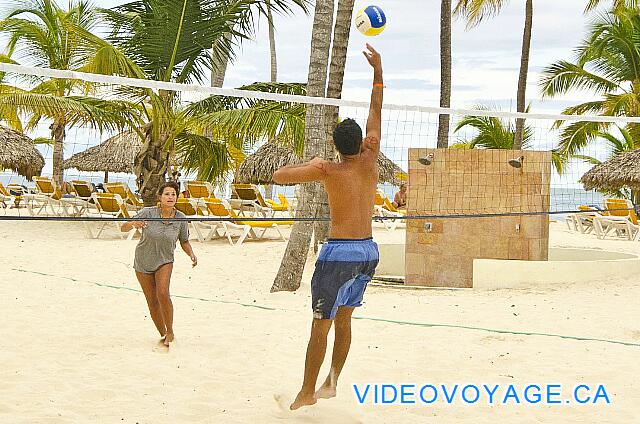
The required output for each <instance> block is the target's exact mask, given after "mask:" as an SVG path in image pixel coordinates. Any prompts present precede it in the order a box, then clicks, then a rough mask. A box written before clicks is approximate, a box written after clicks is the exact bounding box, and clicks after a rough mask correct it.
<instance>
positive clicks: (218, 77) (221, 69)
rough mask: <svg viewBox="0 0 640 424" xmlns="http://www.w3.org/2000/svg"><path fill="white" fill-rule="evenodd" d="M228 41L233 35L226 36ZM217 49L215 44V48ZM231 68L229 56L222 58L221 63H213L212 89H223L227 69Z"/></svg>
mask: <svg viewBox="0 0 640 424" xmlns="http://www.w3.org/2000/svg"><path fill="white" fill-rule="evenodd" d="M225 37H226V38H227V40H228V39H230V38H231V35H230V34H228V35H225ZM213 47H215V44H214V46H213ZM228 66H229V56H225V57H222V58H220V63H217V62H216V63H213V64H212V66H211V87H217V88H222V85H223V84H224V77H225V75H226V73H227V67H228Z"/></svg>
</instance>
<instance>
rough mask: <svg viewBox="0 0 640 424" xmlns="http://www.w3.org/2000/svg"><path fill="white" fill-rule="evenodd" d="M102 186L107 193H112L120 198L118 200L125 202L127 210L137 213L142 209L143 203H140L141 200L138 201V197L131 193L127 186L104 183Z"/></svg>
mask: <svg viewBox="0 0 640 424" xmlns="http://www.w3.org/2000/svg"><path fill="white" fill-rule="evenodd" d="M103 185H104V189H105V190H106V192H107V193H113V194H117V195H118V196H120V198H121V199H122V200H123V201H124V202H125V205H126V206H127V208H129V209H132V210H134V211H137V210H140V209H142V208H143V207H144V203H143V202H142V200H140V199H138V197H137V196H136V195H135V194H134V193H133V191H131V189H130V188H129V186H128V185H127V184H125V183H104V184H103Z"/></svg>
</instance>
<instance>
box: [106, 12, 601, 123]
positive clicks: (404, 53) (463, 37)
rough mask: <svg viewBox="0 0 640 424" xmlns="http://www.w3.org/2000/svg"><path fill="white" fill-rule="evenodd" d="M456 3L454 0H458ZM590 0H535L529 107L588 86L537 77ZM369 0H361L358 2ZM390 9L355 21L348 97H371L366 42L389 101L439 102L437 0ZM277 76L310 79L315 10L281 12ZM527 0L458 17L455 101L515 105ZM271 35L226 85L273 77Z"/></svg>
mask: <svg viewBox="0 0 640 424" xmlns="http://www.w3.org/2000/svg"><path fill="white" fill-rule="evenodd" d="M94 2H95V4H97V5H99V6H102V7H112V6H115V5H118V4H122V3H125V2H124V1H119V0H95V1H94ZM453 2H454V4H455V0H453ZM585 3H586V0H584V1H583V0H563V1H558V0H536V1H535V2H534V19H533V31H532V42H531V57H530V64H529V78H528V85H527V100H528V101H531V102H532V111H534V112H535V111H538V112H542V111H545V112H547V111H553V112H560V111H561V110H562V109H563V108H564V107H566V106H568V105H571V104H575V103H576V102H577V101H581V100H583V99H585V98H587V99H588V94H581V95H580V94H573V95H570V96H566V97H563V98H561V99H547V100H545V101H544V102H542V101H541V95H540V90H539V87H538V83H539V81H540V73H541V71H542V69H543V68H544V67H546V66H548V65H549V64H551V63H552V62H554V61H557V60H560V59H571V58H572V57H573V49H574V48H575V47H576V46H577V45H579V43H580V41H581V40H582V39H583V37H584V35H585V33H586V29H587V26H588V22H589V19H590V18H592V17H593V16H594V14H592V15H590V16H589V17H586V16H584V14H583V10H584V5H585ZM369 4H371V3H370V2H369V1H361V0H357V1H356V4H355V8H354V9H355V10H358V9H360V8H362V7H364V6H367V5H369ZM375 4H376V5H378V6H380V7H381V8H382V9H383V10H384V11H385V14H386V16H387V26H386V28H385V31H384V32H383V33H382V34H381V35H379V36H376V37H365V36H363V35H361V34H360V33H359V32H358V31H357V30H356V29H355V28H352V30H351V35H350V42H349V49H348V54H347V65H346V69H345V80H344V90H343V98H344V99H348V100H361V101H366V100H368V98H369V95H370V84H371V69H370V67H369V65H368V64H367V63H366V61H365V58H364V57H363V55H362V53H361V52H362V50H363V48H364V44H365V43H366V42H369V43H371V44H372V45H373V46H374V47H375V48H376V49H377V50H378V51H380V53H381V54H382V58H383V66H384V78H385V84H386V86H387V90H386V91H385V101H386V102H389V103H397V104H414V105H424V106H437V105H438V103H439V90H440V53H439V31H440V1H439V0H376V2H375ZM274 23H275V28H276V50H277V54H278V80H280V81H286V82H305V81H306V80H307V72H308V66H309V50H310V40H311V28H312V24H313V11H311V12H310V14H309V15H307V16H305V15H304V13H303V12H301V11H295V14H294V15H293V16H282V15H276V16H275V17H274ZM523 25H524V2H523V1H511V2H508V5H507V6H506V7H505V8H504V9H503V11H502V13H501V14H500V15H498V16H497V17H493V18H489V19H487V20H486V21H484V22H482V23H481V24H480V25H478V26H477V27H474V28H473V29H471V30H466V27H465V23H464V22H463V21H462V20H460V19H456V20H454V22H453V27H452V34H453V35H452V38H453V42H452V43H453V45H452V57H453V66H452V68H453V72H452V73H453V75H452V85H453V87H452V93H453V94H452V98H451V104H452V107H460V108H463V107H472V106H474V105H477V104H490V105H494V106H496V107H500V108H501V109H502V110H515V97H516V87H517V82H518V71H519V66H520V51H521V46H522V28H523ZM269 66H270V65H269V43H268V35H267V25H266V21H264V22H262V24H261V25H260V26H259V29H258V31H257V34H256V37H255V40H252V41H246V42H244V43H243V45H242V46H241V47H240V49H239V51H238V52H237V57H236V60H235V62H234V63H233V65H232V66H230V67H229V69H228V71H227V77H226V80H225V84H224V87H229V88H232V87H237V86H240V85H244V84H249V83H252V82H255V81H268V80H269V69H270V68H269Z"/></svg>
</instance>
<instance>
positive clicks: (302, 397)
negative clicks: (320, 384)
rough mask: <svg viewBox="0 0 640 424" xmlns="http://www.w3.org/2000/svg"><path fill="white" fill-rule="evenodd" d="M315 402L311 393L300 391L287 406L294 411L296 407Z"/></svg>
mask: <svg viewBox="0 0 640 424" xmlns="http://www.w3.org/2000/svg"><path fill="white" fill-rule="evenodd" d="M315 403H316V398H315V396H314V394H313V393H304V392H302V391H300V393H298V396H296V400H294V401H293V403H292V404H291V406H289V409H291V410H292V411H295V410H296V409H298V408H301V407H303V406H308V405H313V404H315Z"/></svg>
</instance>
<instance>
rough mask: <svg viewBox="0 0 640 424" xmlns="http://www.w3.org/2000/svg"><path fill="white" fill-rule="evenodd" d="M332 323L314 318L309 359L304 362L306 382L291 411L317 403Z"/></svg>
mask: <svg viewBox="0 0 640 424" xmlns="http://www.w3.org/2000/svg"><path fill="white" fill-rule="evenodd" d="M332 322H333V320H331V319H316V318H314V319H313V322H312V323H311V337H310V338H309V344H308V345H307V357H306V360H305V361H304V381H303V382H302V389H300V392H299V393H298V396H296V399H295V400H294V401H293V403H292V404H291V406H290V407H289V408H290V409H291V410H295V409H298V408H300V407H301V406H305V405H313V404H314V403H316V398H315V391H316V381H317V380H318V373H319V372H320V367H321V366H322V361H324V354H325V352H326V350H327V334H329V330H330V329H331V324H332Z"/></svg>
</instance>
